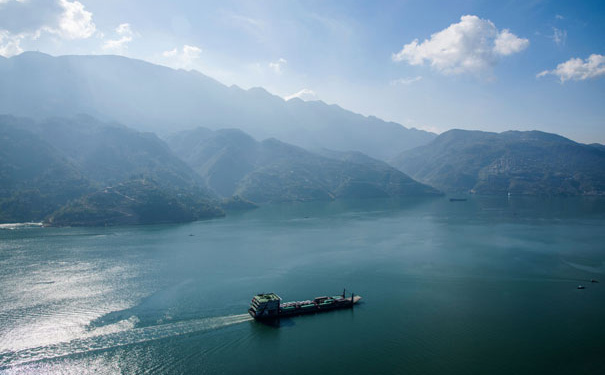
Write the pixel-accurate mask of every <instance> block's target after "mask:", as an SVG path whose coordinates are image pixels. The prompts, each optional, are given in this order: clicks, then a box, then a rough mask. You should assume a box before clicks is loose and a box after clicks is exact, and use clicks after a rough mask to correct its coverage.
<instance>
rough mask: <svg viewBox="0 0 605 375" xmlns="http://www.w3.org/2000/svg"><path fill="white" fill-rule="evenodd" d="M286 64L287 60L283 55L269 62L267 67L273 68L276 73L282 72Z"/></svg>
mask: <svg viewBox="0 0 605 375" xmlns="http://www.w3.org/2000/svg"><path fill="white" fill-rule="evenodd" d="M286 64H288V61H287V60H286V59H284V58H283V57H280V58H279V59H278V60H277V61H275V62H270V63H269V68H271V69H273V71H274V72H275V73H276V74H282V72H283V69H284V67H285V66H286Z"/></svg>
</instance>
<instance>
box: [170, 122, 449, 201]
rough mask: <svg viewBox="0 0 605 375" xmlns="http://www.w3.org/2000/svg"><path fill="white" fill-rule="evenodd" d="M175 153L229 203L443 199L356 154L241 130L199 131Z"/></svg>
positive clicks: (174, 143)
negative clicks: (326, 152) (325, 152)
mask: <svg viewBox="0 0 605 375" xmlns="http://www.w3.org/2000/svg"><path fill="white" fill-rule="evenodd" d="M167 141H168V144H169V145H170V147H171V148H172V149H173V150H174V152H175V153H176V154H177V155H178V156H180V157H181V158H182V159H183V160H185V161H186V162H187V163H188V164H189V165H190V166H191V167H192V168H193V169H194V170H195V171H196V172H198V174H199V175H200V176H201V177H202V178H203V179H204V181H205V182H206V186H207V187H208V188H210V189H212V190H213V191H215V192H217V193H218V194H220V195H222V196H224V197H230V196H233V195H237V196H240V197H243V198H245V199H248V200H251V201H253V202H258V203H265V202H281V201H293V200H316V199H324V200H325V199H336V198H378V197H398V196H407V195H437V194H439V192H438V191H437V190H435V189H433V188H431V187H429V186H426V185H423V184H420V183H418V182H416V181H414V180H412V179H411V178H409V177H408V176H406V175H405V174H403V173H402V172H400V171H398V170H396V169H395V168H393V167H391V166H389V165H388V164H386V163H384V162H380V161H378V160H374V159H372V158H369V157H367V156H363V155H358V156H357V157H354V156H355V154H354V155H352V156H350V155H351V153H334V152H333V153H331V154H330V157H326V156H321V155H318V154H316V153H312V152H309V151H306V150H304V149H302V148H299V147H297V146H293V145H289V144H287V143H284V142H281V141H279V140H277V139H274V138H270V139H266V140H264V141H262V142H257V141H256V140H255V139H253V138H252V137H251V136H249V135H247V134H245V133H244V132H242V131H241V130H237V129H223V130H218V131H212V130H209V129H205V128H197V129H194V130H190V131H183V132H180V133H178V134H175V135H173V136H170V137H169V138H168V139H167Z"/></svg>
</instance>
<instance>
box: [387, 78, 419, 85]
mask: <svg viewBox="0 0 605 375" xmlns="http://www.w3.org/2000/svg"><path fill="white" fill-rule="evenodd" d="M421 79H422V76H416V77H408V78H399V79H394V80H392V81H391V82H390V83H391V86H397V85H410V84H412V83H414V82H418V81H420V80H421Z"/></svg>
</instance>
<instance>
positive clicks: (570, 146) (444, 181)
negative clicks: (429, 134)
mask: <svg viewBox="0 0 605 375" xmlns="http://www.w3.org/2000/svg"><path fill="white" fill-rule="evenodd" d="M391 164H392V165H394V166H396V167H397V168H399V169H400V170H401V171H403V172H405V173H407V174H409V175H410V176H412V177H413V178H415V179H417V180H418V181H421V182H424V183H426V184H429V185H431V186H434V187H436V188H438V189H441V190H444V191H456V192H474V193H479V194H507V193H511V194H522V195H542V196H551V195H603V194H605V148H604V147H603V145H598V144H593V145H586V144H581V143H577V142H574V141H572V140H570V139H567V138H564V137H561V136H559V135H556V134H550V133H544V132H540V131H523V132H521V131H506V132H503V133H491V132H482V131H466V130H450V131H447V132H445V133H443V134H441V135H439V136H438V137H437V138H436V139H435V140H433V141H432V142H431V143H429V144H427V145H424V146H420V147H418V148H415V149H413V150H409V151H405V152H402V153H401V154H400V155H398V156H397V157H395V158H394V159H393V160H392V161H391Z"/></svg>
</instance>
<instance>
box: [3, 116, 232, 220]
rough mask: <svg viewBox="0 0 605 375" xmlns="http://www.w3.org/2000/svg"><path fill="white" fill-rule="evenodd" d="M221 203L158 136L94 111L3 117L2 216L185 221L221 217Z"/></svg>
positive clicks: (47, 218)
mask: <svg viewBox="0 0 605 375" xmlns="http://www.w3.org/2000/svg"><path fill="white" fill-rule="evenodd" d="M116 192H118V193H119V194H117V193H116ZM126 193H127V194H126ZM120 194H122V195H120ZM120 197H121V198H120ZM118 198H119V199H118ZM217 206H218V202H217V201H216V196H215V195H214V194H212V193H211V192H210V191H208V190H206V189H204V188H202V186H201V179H200V178H199V176H198V175H197V174H196V173H195V172H194V171H193V170H192V169H191V168H189V166H187V165H186V164H185V163H184V162H183V161H182V160H180V159H179V158H177V157H176V156H175V155H174V154H173V153H172V151H170V149H168V147H167V146H166V144H165V143H164V142H163V141H161V140H160V139H159V138H157V137H156V136H155V135H154V134H149V133H139V132H136V131H134V130H132V129H128V128H126V127H124V126H121V125H118V124H107V123H103V122H99V121H97V120H95V119H92V118H90V117H88V116H79V117H76V118H69V119H66V118H62V119H61V118H53V119H51V120H47V121H43V122H37V121H33V120H30V119H26V118H17V117H12V116H0V222H4V223H5V222H25V221H42V220H48V223H51V224H53V225H116V224H144V223H151V222H158V223H159V222H162V223H164V222H182V221H191V220H196V219H202V218H210V217H216V216H222V215H223V213H222V211H221V210H220V209H219V208H217ZM142 213H145V214H142Z"/></svg>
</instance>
